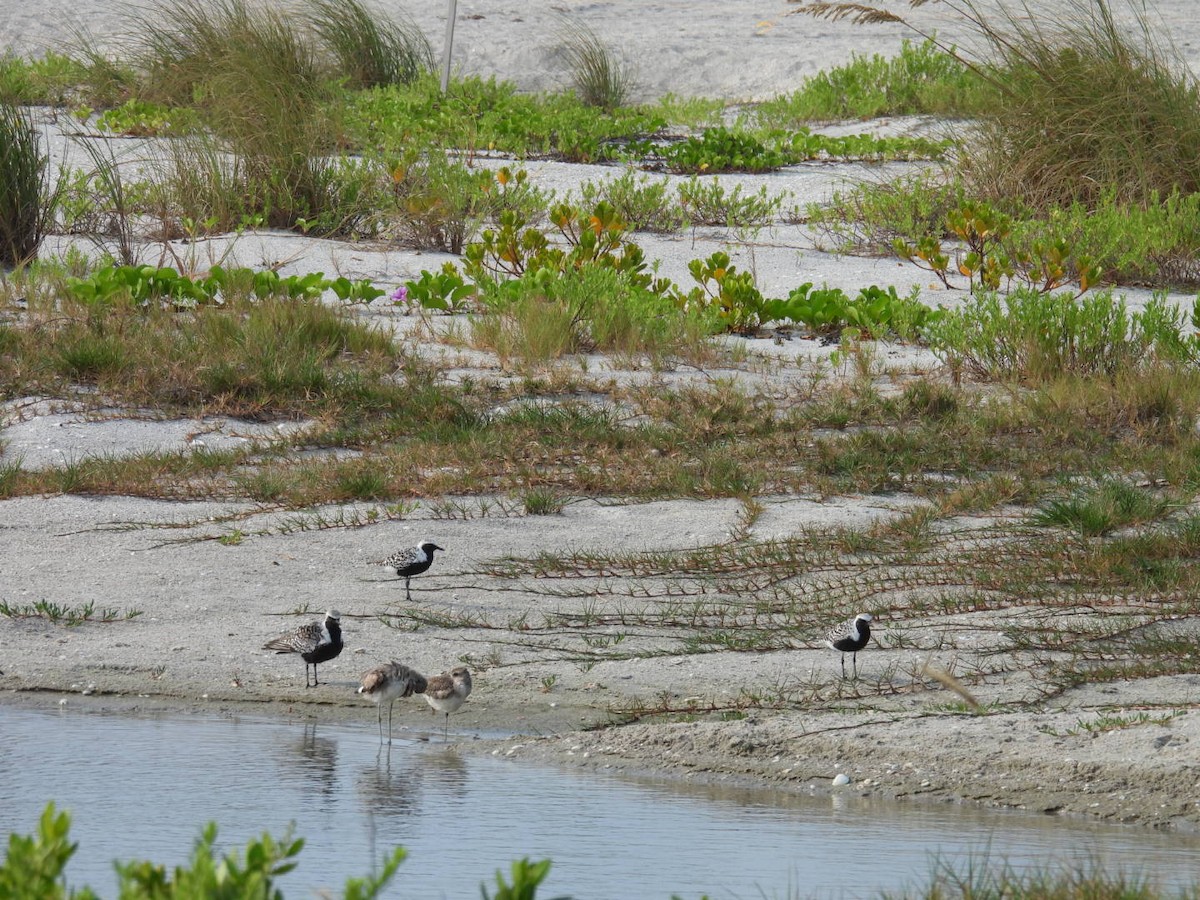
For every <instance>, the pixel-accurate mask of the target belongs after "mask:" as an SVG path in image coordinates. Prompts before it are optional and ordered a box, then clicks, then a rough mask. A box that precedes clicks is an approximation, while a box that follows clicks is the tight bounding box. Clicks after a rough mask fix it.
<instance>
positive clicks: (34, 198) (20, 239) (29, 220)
mask: <svg viewBox="0 0 1200 900" xmlns="http://www.w3.org/2000/svg"><path fill="white" fill-rule="evenodd" d="M48 163H49V157H48V155H47V154H46V153H44V152H43V151H42V144H41V139H40V137H39V136H38V132H37V129H35V128H34V127H33V124H32V123H31V122H30V121H29V117H28V116H27V115H26V113H25V112H23V111H22V110H21V109H19V108H18V107H17V106H15V105H13V104H10V103H0V266H3V267H5V268H12V267H14V266H19V265H24V264H25V263H27V262H30V261H32V260H34V259H36V258H37V254H38V249H39V248H40V247H41V245H42V239H43V238H44V237H45V236H46V231H47V229H48V228H49V226H50V223H51V222H52V221H53V218H54V206H55V196H56V194H55V191H54V189H53V186H52V185H51V181H50V177H49V172H48Z"/></svg>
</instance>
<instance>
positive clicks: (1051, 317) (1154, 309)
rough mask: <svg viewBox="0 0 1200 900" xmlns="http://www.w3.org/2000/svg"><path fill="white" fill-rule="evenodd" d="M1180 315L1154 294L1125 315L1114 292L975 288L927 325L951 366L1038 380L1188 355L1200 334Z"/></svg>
mask: <svg viewBox="0 0 1200 900" xmlns="http://www.w3.org/2000/svg"><path fill="white" fill-rule="evenodd" d="M1185 321H1186V319H1185V316H1184V314H1183V313H1181V312H1178V311H1174V310H1172V309H1169V308H1168V307H1167V304H1166V301H1165V300H1164V298H1162V297H1156V298H1154V299H1152V300H1151V301H1150V303H1148V304H1147V306H1146V308H1145V309H1144V310H1143V311H1140V312H1135V313H1132V314H1131V313H1130V312H1129V311H1128V309H1127V307H1126V305H1125V301H1124V299H1123V298H1118V297H1114V296H1113V294H1112V292H1111V291H1102V292H1097V293H1093V294H1090V295H1088V296H1086V297H1078V296H1076V295H1073V294H1071V293H1058V294H1043V293H1040V292H1038V291H1033V290H1030V289H1026V288H1020V289H1018V290H1015V291H1013V292H1012V293H1010V294H1008V295H1006V296H1004V297H1001V296H1000V295H999V294H996V293H992V292H976V293H975V294H973V295H971V297H969V298H968V300H967V303H966V305H965V306H963V307H962V308H960V309H955V310H946V311H945V313H944V314H943V315H941V316H939V317H937V318H936V319H934V320H931V321H930V322H928V323H927V326H926V329H925V334H926V338H927V340H928V341H929V346H930V348H931V349H933V351H934V352H935V353H937V354H938V355H939V356H942V357H943V358H945V359H946V360H947V362H948V363H950V365H951V366H953V367H955V368H956V369H959V370H963V369H965V370H966V371H969V372H971V373H972V374H975V375H977V376H980V377H984V378H992V379H1000V380H1008V379H1016V380H1030V381H1043V380H1049V379H1053V378H1057V377H1059V376H1061V375H1064V374H1077V375H1104V376H1108V377H1113V376H1115V375H1117V374H1119V373H1121V372H1128V371H1133V370H1136V369H1138V368H1140V367H1142V366H1144V365H1147V364H1149V363H1150V362H1153V361H1155V360H1160V359H1161V360H1167V361H1171V360H1175V361H1180V360H1182V361H1186V360H1187V359H1189V358H1194V356H1195V354H1196V353H1197V352H1200V338H1197V336H1196V335H1194V334H1185V333H1184V332H1183V330H1182V329H1183V328H1184V327H1185Z"/></svg>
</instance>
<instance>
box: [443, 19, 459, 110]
mask: <svg viewBox="0 0 1200 900" xmlns="http://www.w3.org/2000/svg"><path fill="white" fill-rule="evenodd" d="M446 7H447V15H446V46H445V48H444V49H443V50H442V93H443V94H444V93H446V91H447V90H448V89H449V87H450V51H451V50H452V49H453V48H454V18H455V13H456V11H457V9H458V0H447V3H446Z"/></svg>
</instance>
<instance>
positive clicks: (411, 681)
mask: <svg viewBox="0 0 1200 900" xmlns="http://www.w3.org/2000/svg"><path fill="white" fill-rule="evenodd" d="M427 684H428V682H427V681H426V680H425V676H424V675H422V674H421V673H420V672H418V671H416V670H415V669H410V668H409V667H408V666H406V665H404V664H403V663H398V662H395V661H392V662H390V663H386V664H384V665H382V666H376V667H375V668H373V669H372V670H371V671H369V672H364V673H363V677H362V686H361V687H360V688H359V689H358V692H359V693H360V694H366V695H367V696H368V697H370V698H371V699H372V700H374V701H375V705H376V707H377V708H378V711H377V716H376V717H377V718H378V719H379V743H381V744H382V743H383V704H384V703H385V702H386V703H387V708H388V740H387V742H388V743H389V744H390V743H391V742H392V705H393V704H394V703H395V702H396V701H397V700H398V699H400V698H401V697H411V696H412V695H413V694H421V693H424V691H425V687H426V685H427Z"/></svg>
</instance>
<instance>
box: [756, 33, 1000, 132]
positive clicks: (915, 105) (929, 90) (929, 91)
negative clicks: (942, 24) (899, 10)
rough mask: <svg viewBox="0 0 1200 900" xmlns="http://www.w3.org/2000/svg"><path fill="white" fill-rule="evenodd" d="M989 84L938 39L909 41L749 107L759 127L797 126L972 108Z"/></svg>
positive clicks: (960, 111) (854, 58)
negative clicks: (893, 50)
mask: <svg viewBox="0 0 1200 900" xmlns="http://www.w3.org/2000/svg"><path fill="white" fill-rule="evenodd" d="M990 96H991V93H990V86H989V85H988V84H987V82H986V81H985V80H984V79H983V78H980V77H979V75H977V74H976V73H975V72H973V71H972V70H971V69H970V68H969V67H968V66H966V65H965V64H964V63H963V62H962V60H960V59H958V58H957V57H955V56H954V55H953V53H948V52H946V51H945V50H944V49H942V48H941V47H939V46H938V45H937V44H936V43H935V42H934V41H933V40H930V39H926V40H923V41H921V42H920V43H919V44H914V43H913V42H911V41H907V40H906V41H904V42H903V43H902V44H901V45H900V52H899V53H897V54H896V55H895V56H890V57H884V56H880V55H879V54H875V55H873V56H869V57H868V56H862V55H860V54H857V53H855V54H853V55H851V57H850V61H849V62H848V63H845V64H843V65H840V66H834V67H833V68H831V69H828V70H825V71H823V72H818V73H817V74H816V75H813V76H811V77H809V78H806V79H804V82H803V84H802V85H801V86H800V88H799V90H796V91H793V92H792V93H790V94H786V95H783V96H780V97H776V98H774V99H771V100H767V101H765V102H763V103H760V104H758V105H757V106H755V107H753V108H752V109H751V110H750V112H749V113H748V115H747V117H748V118H750V119H751V120H752V121H753V122H754V123H755V124H757V125H758V126H759V127H764V126H771V127H777V128H794V127H796V126H797V125H799V124H801V123H803V122H806V121H813V120H830V119H875V118H879V117H881V116H912V115H942V116H946V115H951V116H962V115H969V114H972V113H973V112H974V111H976V110H977V109H979V108H980V107H981V106H982V105H983V103H985V102H986V100H987V98H989V97H990Z"/></svg>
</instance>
